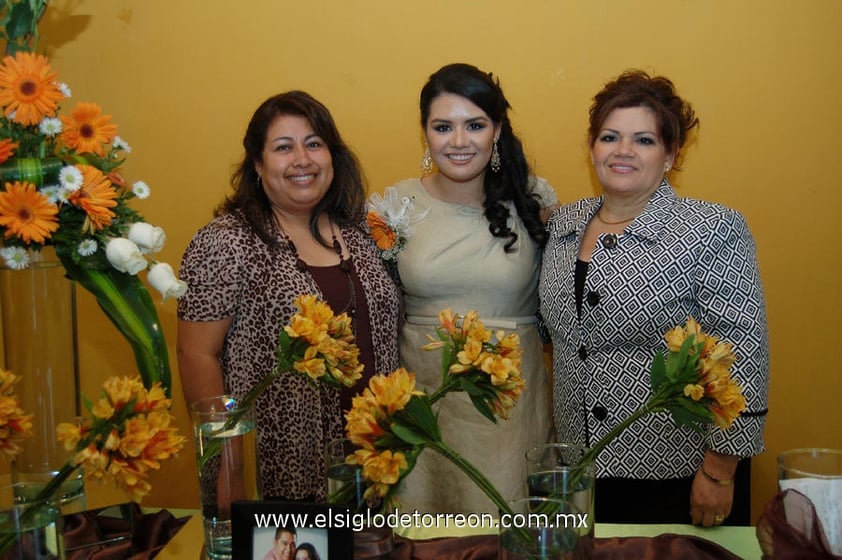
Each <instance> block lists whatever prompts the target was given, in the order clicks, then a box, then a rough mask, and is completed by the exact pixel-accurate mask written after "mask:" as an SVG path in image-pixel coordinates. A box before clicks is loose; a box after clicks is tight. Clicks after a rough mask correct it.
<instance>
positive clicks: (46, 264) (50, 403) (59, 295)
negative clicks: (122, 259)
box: [0, 247, 85, 513]
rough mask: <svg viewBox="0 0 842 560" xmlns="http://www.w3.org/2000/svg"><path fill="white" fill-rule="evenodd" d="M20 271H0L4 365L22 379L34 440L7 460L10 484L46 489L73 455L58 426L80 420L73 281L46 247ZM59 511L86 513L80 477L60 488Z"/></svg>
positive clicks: (19, 391) (20, 390)
mask: <svg viewBox="0 0 842 560" xmlns="http://www.w3.org/2000/svg"><path fill="white" fill-rule="evenodd" d="M29 259H30V265H29V267H27V268H25V269H23V270H12V269H10V268H7V267H5V266H4V267H2V268H0V307H2V319H3V320H2V329H3V357H4V362H3V363H4V367H5V369H7V370H11V371H12V372H13V373H14V374H15V375H17V376H19V377H20V381H19V382H18V383H17V385H16V386H15V392H16V393H17V395H18V397H19V399H20V401H21V407H22V408H23V410H24V411H25V412H27V413H30V414H32V415H33V418H32V423H33V430H32V431H33V435H32V437H30V438H27V439H26V440H24V442H23V445H22V447H23V450H22V452H21V453H20V454H19V455H17V456H16V457H15V459H14V461H13V462H12V481H13V482H31V483H35V484H46V482H47V481H48V480H49V479H50V478H51V477H53V476H54V475H55V474H56V473H57V472H58V471H59V470H60V469H61V467H62V466H64V465H65V464H66V463H67V461H68V460H69V459H70V458H71V456H72V451H68V450H66V449H65V448H64V445H62V444H60V443H59V442H58V440H57V439H56V426H57V425H58V424H59V423H61V422H74V421H76V420H77V419H78V417H79V415H80V409H79V393H80V391H79V376H78V367H77V364H78V362H77V355H76V324H75V320H76V317H75V292H74V285H73V282H71V281H70V280H68V279H67V278H66V277H65V274H64V268H63V267H62V266H61V263H60V262H59V261H58V259H57V257H56V256H55V252H54V251H53V250H52V248H51V247H45V248H44V249H42V250H41V251H30V252H29ZM60 494H61V495H60V499H61V507H62V510H63V511H64V512H65V513H73V512H76V511H81V510H83V509H85V489H84V484H83V479H82V472H81V470H78V471H77V472H76V473H74V475H72V476H71V477H70V478H69V479H68V480H67V482H65V483H64V485H62V488H61V492H60Z"/></svg>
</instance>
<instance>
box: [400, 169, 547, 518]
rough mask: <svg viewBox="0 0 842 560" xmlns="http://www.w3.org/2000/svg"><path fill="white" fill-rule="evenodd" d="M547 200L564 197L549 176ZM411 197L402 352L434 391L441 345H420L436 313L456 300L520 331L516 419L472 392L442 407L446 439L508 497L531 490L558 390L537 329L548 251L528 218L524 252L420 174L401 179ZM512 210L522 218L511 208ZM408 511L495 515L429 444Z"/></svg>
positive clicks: (406, 494) (515, 225) (490, 323)
mask: <svg viewBox="0 0 842 560" xmlns="http://www.w3.org/2000/svg"><path fill="white" fill-rule="evenodd" d="M533 184H534V187H533V190H534V191H535V192H536V193H538V194H540V195H541V197H542V205H543V206H550V205H553V204H555V203H556V200H557V198H556V195H555V192H554V191H553V190H552V187H550V186H549V185H548V184H547V182H546V181H544V180H542V179H536V180H534V181H533ZM395 187H396V188H397V190H398V193H399V194H400V196H408V197H410V199H411V200H412V203H413V206H414V210H415V212H416V213H419V214H420V213H423V212H427V213H426V216H425V217H424V218H423V219H421V220H419V221H418V222H416V223H415V224H414V225H413V227H414V230H415V231H414V233H413V235H412V237H411V238H410V239H409V241H408V242H407V244H406V246H405V248H404V249H403V250H402V251H401V252H400V254H399V255H398V271H399V273H400V277H401V282H402V284H403V291H404V300H405V306H406V314H407V320H406V323H405V324H404V326H403V329H402V331H401V340H400V358H401V363H402V365H404V367H406V368H407V369H408V370H410V371H413V372H415V374H416V380H417V384H418V386H419V388H421V389H424V390H427V391H428V392H430V393H431V392H432V391H433V390H435V389H436V388H437V387H438V385H439V381H440V377H441V352H440V351H433V352H431V351H425V350H421V346H423V345H424V344H426V343H427V342H429V339H428V338H427V335H434V334H435V330H434V328H435V325H436V324H437V321H436V317H437V315H438V313H439V312H440V311H441V310H443V309H445V308H448V307H449V308H451V309H452V310H453V311H454V312H455V313H462V314H464V313H465V312H467V311H470V310H476V311H478V312H479V314H480V319H481V320H482V321H483V323H485V325H486V326H487V327H489V328H495V329H501V328H502V329H508V330H516V331H517V333H518V335H519V336H520V340H521V345H522V348H523V350H524V354H523V377H524V379H525V381H526V385H527V389H526V391H525V392H524V393H523V396H522V398H521V400H520V402H519V403H518V404H517V406H516V407H515V409H514V410H513V411H512V413H511V415H510V417H509V419H508V420H502V419H498V421H497V423H496V424H494V423H492V422H491V421H490V420H488V419H487V418H485V417H484V416H482V415H481V414H480V413H479V412H477V411H476V409H475V408H474V407H473V405H472V404H471V402H470V400H469V399H468V398H467V396H466V395H465V394H464V393H455V394H454V393H451V394H449V395H448V396H447V397H445V398H444V399H442V400H441V401H439V402H438V403H437V405H436V408H437V412H438V414H439V425H440V427H441V432H442V439H443V440H444V442H445V443H447V444H448V445H450V446H451V447H452V448H453V449H455V450H456V451H457V452H458V453H460V454H461V455H462V456H463V457H465V458H466V459H467V460H468V461H469V462H471V463H472V464H473V465H474V466H475V467H477V468H478V469H479V470H480V471H481V472H482V473H483V474H484V475H485V476H486V477H487V478H488V479H489V480H490V481H491V482H492V484H494V486H495V487H496V488H497V490H498V491H500V493H501V494H502V496H503V497H504V498H506V499H515V498H519V497H523V496H525V495H526V461H525V458H524V453H525V452H526V451H527V450H528V449H529V448H530V447H532V446H534V445H538V444H541V443H546V442H548V441H550V439H551V432H552V415H551V410H550V388H549V383H548V374H547V370H546V366H545V364H544V358H543V345H542V343H541V341H540V337H539V335H538V332H537V329H536V328H535V324H534V321H535V312H536V310H537V307H538V297H537V285H538V274H539V269H540V255H541V252H540V250H539V249H538V247H537V246H536V244H535V243H534V242H533V241H532V239H531V238H530V237H529V234H528V233H527V231H526V230H525V228H524V227H523V225H522V224H521V223H520V220H517V219H513V220H512V223H511V224H510V227H512V229H513V230H514V231H516V232H517V234H518V241H517V244H516V250H515V251H514V252H511V253H506V252H505V251H504V250H503V246H504V241H503V240H502V239H500V238H496V237H493V236H492V235H491V233H490V232H489V231H488V222H487V221H486V219H485V217H484V216H483V214H482V210H480V209H475V208H469V207H465V206H460V205H457V204H450V203H446V202H443V201H440V200H438V199H435V198H433V197H431V196H430V195H429V194H427V192H426V191H425V190H424V188H423V186H422V185H421V182H420V180H418V179H409V180H406V181H402V182H401V183H398V184H397V185H395ZM512 215H513V216H516V213H515V211H514V209H513V208H512ZM398 497H399V499H400V502H401V506H400V507H401V511H412V510H419V511H421V512H431V513H432V512H451V513H455V512H464V513H482V512H489V513H492V514H496V513H497V508H496V507H494V506H493V504H492V502H491V501H490V500H489V499H488V498H487V497H486V496H485V494H484V493H483V492H482V491H481V490H479V488H477V487H476V485H475V484H473V483H472V482H471V481H470V479H468V478H467V477H466V476H465V475H464V474H462V472H461V471H460V470H459V469H458V468H457V467H454V466H453V465H452V464H451V463H450V462H449V461H447V460H445V459H443V458H442V457H440V456H439V455H438V454H437V453H436V452H435V451H433V450H430V449H427V450H425V451H424V452H423V453H422V454H421V456H420V458H419V460H418V463H417V465H416V467H415V469H414V470H413V471H412V473H410V475H409V476H408V477H407V478H405V479H404V481H403V483H402V484H401V487H400V488H399V492H398Z"/></svg>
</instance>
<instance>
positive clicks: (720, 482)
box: [699, 465, 734, 486]
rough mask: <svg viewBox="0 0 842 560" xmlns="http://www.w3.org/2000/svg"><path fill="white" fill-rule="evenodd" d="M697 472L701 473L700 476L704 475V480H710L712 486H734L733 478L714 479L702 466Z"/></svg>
mask: <svg viewBox="0 0 842 560" xmlns="http://www.w3.org/2000/svg"><path fill="white" fill-rule="evenodd" d="M699 470H701V471H702V474H703V475H705V478H706V479H708V480H710V481H711V482H713V483H714V484H718V485H720V486H729V485H731V484H734V477H733V476H732V477H731V478H724V479H723V478H716V477H715V476H713V475H712V474H710V473H709V472H707V471H706V470H705V466H704V465H702V466H701V467H699Z"/></svg>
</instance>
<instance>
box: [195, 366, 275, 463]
mask: <svg viewBox="0 0 842 560" xmlns="http://www.w3.org/2000/svg"><path fill="white" fill-rule="evenodd" d="M283 371H285V369H281V368H279V367H275V368H274V369H272V371H271V372H270V373H269V374H268V375H264V376H263V378H262V379H261V380H260V381H259V382H258V383H257V385H255V386H254V387H252V388H251V390H249V392H248V393H246V396H245V397H243V398H242V400H241V401H239V402H237V408H235V409H234V411H233V412H232V413H231V415H230V416H229V417H228V420H226V421H225V424H223V425H222V427H221V428H219V429H218V430H215V431H214V432H212V433H211V434H209V435H210V437H211V438H213V436H214V435H216V434H221V433H224V432H227V431H228V430H230V429H231V428H233V427H234V426H236V425H237V422H239V421H240V418H242V417H243V414H245V412H246V410H248V409H249V408H250V407H251V406H252V405H253V404H254V401H256V400H257V398H258V397H259V396H260V395H261V394H262V393H263V391H265V390H266V388H267V387H268V386H269V385H271V384H272V382H273V381H275V379H277V378H278V377H279V376H280V375H281V373H283ZM222 446H223V442H222V440H220V439H211V441H210V443H209V444H208V445H207V447H205V451H204V452H203V453H202V456H201V457H200V458H199V471H200V472H201V470H202V469H203V468H204V467H205V465H206V464H207V462H208V461H210V460H211V459H213V458H214V457H215V456H217V455H219V453H220V451H222Z"/></svg>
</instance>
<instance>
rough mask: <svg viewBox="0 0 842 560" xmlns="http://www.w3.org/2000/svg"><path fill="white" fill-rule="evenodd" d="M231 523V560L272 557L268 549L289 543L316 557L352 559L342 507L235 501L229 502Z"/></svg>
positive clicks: (350, 538) (349, 531)
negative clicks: (232, 558)
mask: <svg viewBox="0 0 842 560" xmlns="http://www.w3.org/2000/svg"><path fill="white" fill-rule="evenodd" d="M231 525H232V527H231V530H232V535H231V536H232V546H233V550H234V554H233V557H234V560H264V558H267V557H269V558H271V557H273V556H272V555H271V554H269V553H270V551H272V550H276V551H277V550H279V549H282V548H284V547H287V548H288V547H289V546H291V545H293V546H294V549H295V550H301V549H306V550H307V551H308V552H309V556H310V557H311V558H318V559H319V560H352V558H353V550H354V531H353V525H352V524H351V522H350V518H349V510H348V508H346V507H339V506H329V505H326V504H312V503H299V502H275V501H236V502H233V503H232V504H231ZM314 553H315V555H314ZM276 554H277V553H276ZM267 555H268V556H267ZM293 557H295V556H294V555H293Z"/></svg>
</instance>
